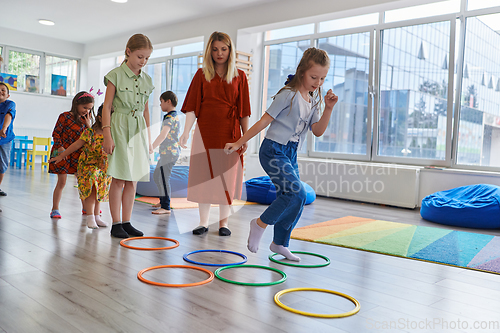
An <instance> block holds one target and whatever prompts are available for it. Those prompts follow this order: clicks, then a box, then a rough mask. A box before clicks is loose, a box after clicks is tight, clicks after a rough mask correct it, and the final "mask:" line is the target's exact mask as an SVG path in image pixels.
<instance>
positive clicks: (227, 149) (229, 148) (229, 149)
mask: <svg viewBox="0 0 500 333" xmlns="http://www.w3.org/2000/svg"><path fill="white" fill-rule="evenodd" d="M240 147H241V146H240V145H239V144H238V141H236V142H233V143H226V146H225V147H224V152H225V153H226V154H228V155H229V154H231V153H232V152H235V151H237V150H238V149H240ZM245 150H246V148H245Z"/></svg>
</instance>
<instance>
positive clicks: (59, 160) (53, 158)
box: [49, 155, 65, 164]
mask: <svg viewBox="0 0 500 333" xmlns="http://www.w3.org/2000/svg"><path fill="white" fill-rule="evenodd" d="M64 159H65V158H62V157H61V155H57V156H56V157H52V158H51V159H50V160H49V163H56V164H57V163H59V162H61V161H62V160H64Z"/></svg>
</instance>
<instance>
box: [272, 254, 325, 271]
mask: <svg viewBox="0 0 500 333" xmlns="http://www.w3.org/2000/svg"><path fill="white" fill-rule="evenodd" d="M290 252H292V253H302V254H310V255H312V256H316V257H320V258H323V259H325V260H326V262H325V263H323V264H318V265H300V264H292V263H289V262H285V261H279V260H277V259H274V256H275V255H277V254H278V253H274V254H270V255H269V260H271V261H274V262H275V263H278V264H281V265H287V266H294V267H304V268H316V267H325V266H328V265H330V259H329V258H328V257H326V256H324V255H321V254H317V253H312V252H303V251H290Z"/></svg>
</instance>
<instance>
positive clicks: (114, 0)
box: [111, 0, 128, 3]
mask: <svg viewBox="0 0 500 333" xmlns="http://www.w3.org/2000/svg"><path fill="white" fill-rule="evenodd" d="M111 1H113V2H118V3H125V2H127V1H128V0H111Z"/></svg>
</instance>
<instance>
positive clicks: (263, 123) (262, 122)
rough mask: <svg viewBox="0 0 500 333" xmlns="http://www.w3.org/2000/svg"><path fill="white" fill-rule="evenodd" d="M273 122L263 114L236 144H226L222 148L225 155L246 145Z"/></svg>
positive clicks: (268, 116) (267, 115)
mask: <svg viewBox="0 0 500 333" xmlns="http://www.w3.org/2000/svg"><path fill="white" fill-rule="evenodd" d="M273 120H274V118H273V117H271V116H270V115H269V114H268V113H267V112H266V113H264V115H263V116H262V118H260V119H259V121H258V122H256V123H255V124H253V126H252V127H250V129H249V130H248V131H246V133H245V134H243V136H242V137H241V138H240V139H239V140H238V141H236V142H234V143H226V146H225V147H224V151H225V152H226V154H231V153H232V152H233V151H236V150H238V149H240V147H241V146H242V145H243V144H245V143H247V142H248V141H249V140H250V139H251V138H253V137H254V136H256V135H257V134H259V133H260V132H261V131H262V130H263V129H264V128H266V127H267V126H268V125H269V124H270V123H271V122H272V121H273Z"/></svg>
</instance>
